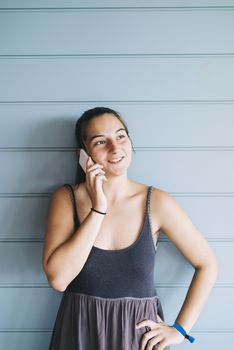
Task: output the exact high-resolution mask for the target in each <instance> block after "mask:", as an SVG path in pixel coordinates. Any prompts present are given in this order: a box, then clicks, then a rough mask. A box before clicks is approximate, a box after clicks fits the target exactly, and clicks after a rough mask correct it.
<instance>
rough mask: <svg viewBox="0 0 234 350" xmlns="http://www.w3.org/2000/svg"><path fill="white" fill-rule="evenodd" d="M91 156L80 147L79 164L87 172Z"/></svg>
mask: <svg viewBox="0 0 234 350" xmlns="http://www.w3.org/2000/svg"><path fill="white" fill-rule="evenodd" d="M88 158H89V155H88V154H87V153H86V152H85V150H84V149H83V148H81V149H80V157H79V164H80V166H81V167H82V169H83V170H84V172H85V173H86V163H87V160H88Z"/></svg>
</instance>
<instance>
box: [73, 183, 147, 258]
mask: <svg viewBox="0 0 234 350" xmlns="http://www.w3.org/2000/svg"><path fill="white" fill-rule="evenodd" d="M70 187H71V189H72V194H73V199H74V203H73V206H74V210H75V214H76V218H77V223H78V227H79V225H80V220H79V217H78V210H77V205H76V200H75V193H74V189H73V187H72V186H71V185H70ZM151 188H152V186H148V188H147V194H146V205H145V214H144V220H143V224H142V227H141V229H140V233H139V235H138V237H137V239H136V240H135V241H134V242H133V243H132V244H130V245H129V246H127V247H125V248H120V249H104V248H100V247H97V246H95V245H93V246H92V248H91V251H92V250H96V251H100V252H107V253H108V252H110V253H112V252H113V253H118V252H124V251H127V250H130V249H131V248H133V247H135V245H137V244H138V243H139V242H140V240H141V238H142V236H143V233H144V228H145V225H146V222H147V219H148V218H149V216H148V214H149V213H148V210H149V201H150V191H151ZM149 230H150V234H152V232H151V225H149Z"/></svg>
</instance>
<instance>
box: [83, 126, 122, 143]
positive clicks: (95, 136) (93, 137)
mask: <svg viewBox="0 0 234 350" xmlns="http://www.w3.org/2000/svg"><path fill="white" fill-rule="evenodd" d="M120 130H124V131H126V130H125V129H124V128H120V129H118V130H116V132H115V133H117V132H118V131H120ZM100 136H105V135H101V134H99V135H94V136H92V137H91V138H90V140H89V142H91V141H92V140H93V139H95V138H97V137H100Z"/></svg>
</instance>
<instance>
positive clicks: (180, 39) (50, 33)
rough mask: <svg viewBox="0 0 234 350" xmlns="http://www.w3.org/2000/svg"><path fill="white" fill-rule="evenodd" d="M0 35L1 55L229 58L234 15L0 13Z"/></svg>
mask: <svg viewBox="0 0 234 350" xmlns="http://www.w3.org/2000/svg"><path fill="white" fill-rule="evenodd" d="M233 4H234V3H233ZM217 16H218V21H217ZM42 23H43V26H42V25H41V24H42ZM87 23H89V24H90V23H92V25H87ZM100 23H103V25H100ZM120 23H121V25H120ZM198 23H199V26H198V25H197V24H198ZM207 23H209V28H207ZM223 23H225V25H223ZM129 24H131V25H129ZM139 24H140V25H139ZM9 28H11V30H9ZM184 28H186V30H184ZM29 29H30V30H29ZM107 29H111V30H107ZM207 29H208V30H207ZM0 32H3V33H4V32H5V33H6V32H8V35H7V36H3V38H2V42H1V46H0V55H32V54H33V55H43V54H51V55H57V54H60V55H61V54H62V55H68V54H74V55H79V54H95V55H97V54H118V55H121V54H137V53H140V54H142V55H144V54H171V53H173V54H186V53H190V54H191V53H196V54H201V53H217V52H221V53H222V54H225V53H234V41H233V33H234V11H222V10H220V11H219V12H218V13H217V11H209V12H207V11H191V10H190V9H188V10H187V11H185V10H181V11H176V12H175V11H171V10H170V9H168V10H167V11H163V12H162V11H152V9H151V8H149V9H148V11H147V10H146V9H144V10H142V11H134V10H133V11H131V12H129V11H123V10H122V11H117V10H116V9H113V10H109V11H94V10H92V11H89V10H87V11H79V10H77V11H75V10H74V9H72V10H70V11H54V12H51V11H47V12H46V11H41V12H28V11H25V12H8V13H6V12H0ZM162 33H163V36H162ZM16 35H17V44H16V42H15V36H16ZM84 36H85V40H83V38H84ZM123 37H124V40H123ZM35 38H36V39H37V40H35ZM218 38H224V40H218ZM38 40H39V41H40V45H38ZM113 42H114V45H113Z"/></svg>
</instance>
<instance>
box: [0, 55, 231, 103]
mask: <svg viewBox="0 0 234 350" xmlns="http://www.w3.org/2000/svg"><path fill="white" fill-rule="evenodd" d="M0 76H1V81H0V96H1V99H0V101H5V102H7V101H8V102H9V101H94V100H95V101H99V102H98V103H99V104H100V103H102V101H108V100H109V101H115V102H116V101H119V100H125V101H138V100H142V101H154V100H217V99H218V100H220V99H226V100H228V99H234V56H233V57H232V56H230V57H229V56H227V57H222V56H221V57H220V56H215V57H191V58H189V59H188V58H185V57H180V58H178V57H170V58H169V57H154V56H149V57H141V56H134V57H131V56H129V57H115V56H113V57H108V58H107V57H102V56H99V57H98V56H96V57H70V58H64V57H60V58H20V59H15V58H12V59H9V58H2V59H1V62H0ZM32 77H33V79H32ZM91 82H98V85H99V88H97V85H96V83H95V84H94V83H91ZM123 82H124V83H123ZM120 86H121V89H120ZM100 87H101V88H100Z"/></svg>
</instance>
